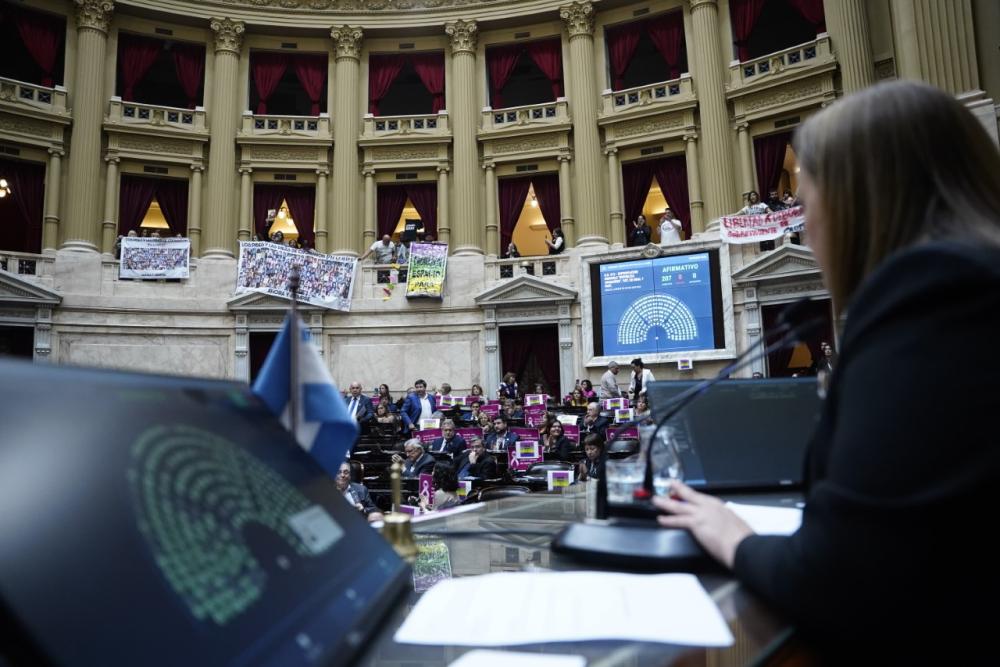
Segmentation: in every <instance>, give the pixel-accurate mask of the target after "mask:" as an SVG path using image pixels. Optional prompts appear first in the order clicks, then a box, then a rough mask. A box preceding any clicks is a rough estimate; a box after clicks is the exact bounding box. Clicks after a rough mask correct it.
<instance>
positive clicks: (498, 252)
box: [455, 162, 507, 257]
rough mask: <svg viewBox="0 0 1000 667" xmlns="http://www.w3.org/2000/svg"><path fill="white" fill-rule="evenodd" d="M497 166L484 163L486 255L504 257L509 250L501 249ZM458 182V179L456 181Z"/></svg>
mask: <svg viewBox="0 0 1000 667" xmlns="http://www.w3.org/2000/svg"><path fill="white" fill-rule="evenodd" d="M495 169H496V164H494V163H492V162H484V163H483V170H484V171H485V172H486V254H487V255H493V256H494V257H502V256H503V253H505V252H507V248H500V225H499V224H498V223H497V215H499V213H498V208H497V177H496V171H495ZM455 180H458V179H455Z"/></svg>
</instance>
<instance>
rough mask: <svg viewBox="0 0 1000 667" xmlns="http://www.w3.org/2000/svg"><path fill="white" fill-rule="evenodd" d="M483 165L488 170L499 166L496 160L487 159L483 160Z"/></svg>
mask: <svg viewBox="0 0 1000 667" xmlns="http://www.w3.org/2000/svg"><path fill="white" fill-rule="evenodd" d="M482 166H483V169H485V170H486V171H490V170H492V169H496V167H497V165H496V163H495V162H490V161H489V160H486V161H485V162H483V165H482Z"/></svg>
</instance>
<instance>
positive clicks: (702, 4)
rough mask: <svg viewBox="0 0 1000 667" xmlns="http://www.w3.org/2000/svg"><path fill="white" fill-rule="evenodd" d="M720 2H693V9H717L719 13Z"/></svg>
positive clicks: (698, 0)
mask: <svg viewBox="0 0 1000 667" xmlns="http://www.w3.org/2000/svg"><path fill="white" fill-rule="evenodd" d="M718 5H719V0H691V9H692V11H693V10H695V9H700V8H701V7H706V6H710V7H715V8H716V10H717V11H718V8H719V7H718Z"/></svg>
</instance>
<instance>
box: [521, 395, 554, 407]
mask: <svg viewBox="0 0 1000 667" xmlns="http://www.w3.org/2000/svg"><path fill="white" fill-rule="evenodd" d="M548 400H549V395H548V394H525V395H524V407H525V408H529V407H533V406H536V405H541V406H542V407H545V403H546V402H548Z"/></svg>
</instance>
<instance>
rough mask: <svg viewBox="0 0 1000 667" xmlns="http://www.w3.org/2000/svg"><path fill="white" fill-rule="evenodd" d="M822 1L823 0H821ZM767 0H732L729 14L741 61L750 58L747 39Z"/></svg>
mask: <svg viewBox="0 0 1000 667" xmlns="http://www.w3.org/2000/svg"><path fill="white" fill-rule="evenodd" d="M820 2H821V3H822V0H820ZM765 4H767V0H730V2H729V16H730V18H731V19H732V22H733V37H734V39H733V41H734V42H736V46H737V47H739V51H740V62H743V61H745V60H749V59H750V51H749V49H748V48H747V40H748V39H750V33H752V32H753V29H754V26H756V25H757V19H759V18H760V13H761V11H763V9H764V5H765Z"/></svg>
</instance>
